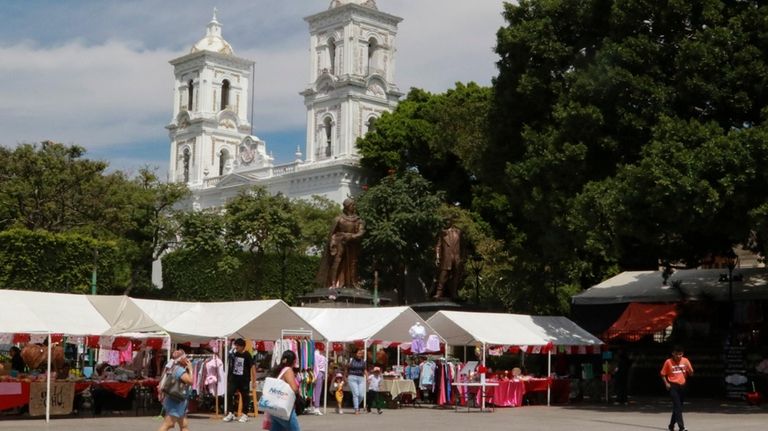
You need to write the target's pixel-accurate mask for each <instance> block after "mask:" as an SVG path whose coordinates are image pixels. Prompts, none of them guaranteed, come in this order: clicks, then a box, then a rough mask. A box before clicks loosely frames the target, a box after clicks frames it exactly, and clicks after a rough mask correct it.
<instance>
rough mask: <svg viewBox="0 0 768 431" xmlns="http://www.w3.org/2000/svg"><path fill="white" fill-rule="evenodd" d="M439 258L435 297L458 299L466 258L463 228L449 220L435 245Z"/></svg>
mask: <svg viewBox="0 0 768 431" xmlns="http://www.w3.org/2000/svg"><path fill="white" fill-rule="evenodd" d="M435 254H436V258H437V270H438V274H437V288H436V290H435V295H434V296H433V298H434V299H443V298H446V297H447V298H448V299H456V298H457V297H458V290H459V282H460V281H461V275H462V270H463V264H464V258H463V250H462V244H461V229H459V228H458V227H456V226H455V225H454V222H453V220H448V225H447V227H446V228H445V229H443V230H441V231H440V234H439V235H438V237H437V245H436V246H435Z"/></svg>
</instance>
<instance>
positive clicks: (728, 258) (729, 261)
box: [725, 249, 739, 330]
mask: <svg viewBox="0 0 768 431" xmlns="http://www.w3.org/2000/svg"><path fill="white" fill-rule="evenodd" d="M738 262H739V257H738V256H736V253H734V252H733V249H728V252H727V253H726V254H725V263H726V265H728V307H729V308H730V314H729V322H728V326H729V328H730V329H731V330H733V316H734V312H733V270H734V269H735V268H736V265H737V264H738Z"/></svg>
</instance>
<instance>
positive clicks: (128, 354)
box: [118, 344, 133, 365]
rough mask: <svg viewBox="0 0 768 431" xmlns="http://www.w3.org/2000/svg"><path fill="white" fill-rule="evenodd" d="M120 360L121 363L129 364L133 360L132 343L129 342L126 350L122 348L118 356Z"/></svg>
mask: <svg viewBox="0 0 768 431" xmlns="http://www.w3.org/2000/svg"><path fill="white" fill-rule="evenodd" d="M118 358H119V359H118V362H119V363H120V365H124V364H129V363H131V361H132V360H133V352H132V351H131V345H130V344H128V345H127V346H126V349H125V350H120V354H119V356H118Z"/></svg>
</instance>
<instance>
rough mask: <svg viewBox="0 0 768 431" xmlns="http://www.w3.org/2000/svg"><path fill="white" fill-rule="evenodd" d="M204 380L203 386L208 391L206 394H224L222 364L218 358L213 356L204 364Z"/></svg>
mask: <svg viewBox="0 0 768 431" xmlns="http://www.w3.org/2000/svg"><path fill="white" fill-rule="evenodd" d="M204 373H205V380H204V381H203V384H204V385H205V387H206V388H207V389H208V393H211V394H214V395H222V394H224V392H225V390H226V388H225V386H224V384H225V379H224V363H223V362H222V361H221V359H220V358H219V357H218V356H214V357H213V358H211V359H209V360H208V361H207V362H206V363H205V371H204Z"/></svg>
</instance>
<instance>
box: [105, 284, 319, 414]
mask: <svg viewBox="0 0 768 431" xmlns="http://www.w3.org/2000/svg"><path fill="white" fill-rule="evenodd" d="M129 300H130V302H132V303H133V304H134V305H135V306H136V308H137V310H138V311H140V312H141V313H143V314H144V316H145V317H144V318H138V317H137V316H136V313H135V312H134V311H135V310H133V309H131V308H130V307H129V306H125V307H124V308H123V310H124V311H125V312H124V313H123V320H122V321H118V322H114V324H115V325H118V326H120V327H121V328H122V329H123V330H126V329H127V328H132V329H133V330H136V326H142V324H143V323H142V322H144V323H146V322H149V321H152V322H156V323H157V325H158V326H159V327H160V328H161V329H162V330H163V331H164V332H166V333H168V334H169V335H170V337H171V338H172V339H173V340H174V341H177V342H185V341H207V340H212V339H224V340H227V339H229V338H243V339H246V340H276V339H278V338H280V337H282V332H283V330H286V329H299V330H309V331H312V332H313V334H314V333H317V334H318V335H320V337H319V338H320V339H323V337H322V334H321V333H320V332H318V331H317V330H316V329H315V328H313V327H312V325H310V324H309V323H307V321H306V320H305V319H303V318H301V317H300V316H299V315H298V314H296V312H294V311H293V310H292V309H291V307H289V306H288V304H286V303H285V302H283V301H282V300H264V301H234V302H180V301H160V300H150V299H133V298H129ZM228 366H229V361H226V360H225V361H224V367H225V371H224V372H225V374H226V373H228V370H227V368H228ZM228 398H229V397H228V396H227V394H225V396H224V409H225V410H226V409H227V404H228V402H229V400H228Z"/></svg>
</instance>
